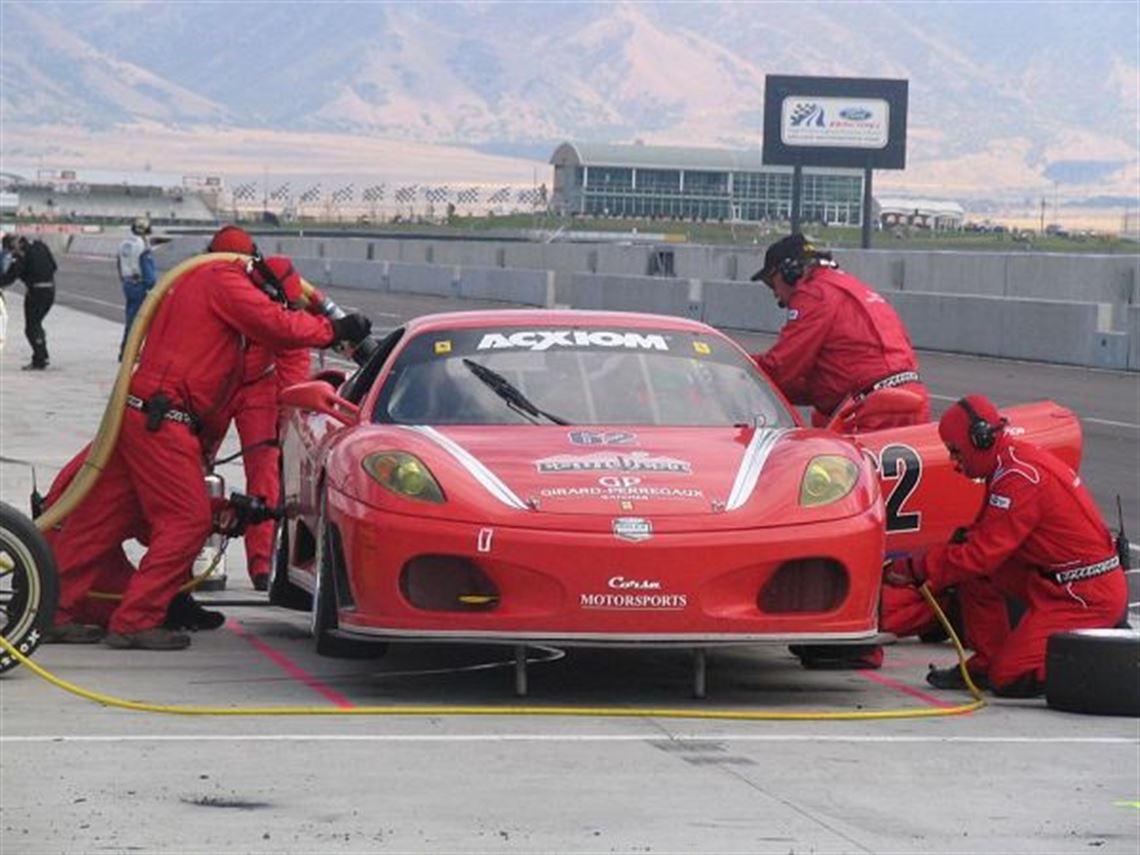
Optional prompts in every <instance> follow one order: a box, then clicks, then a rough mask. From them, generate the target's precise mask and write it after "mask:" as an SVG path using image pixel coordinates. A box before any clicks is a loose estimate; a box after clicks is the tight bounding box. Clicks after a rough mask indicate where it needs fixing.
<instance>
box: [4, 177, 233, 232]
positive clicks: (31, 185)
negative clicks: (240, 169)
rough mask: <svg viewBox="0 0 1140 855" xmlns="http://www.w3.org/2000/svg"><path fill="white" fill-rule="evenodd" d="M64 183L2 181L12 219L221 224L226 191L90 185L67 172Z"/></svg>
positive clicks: (40, 180)
mask: <svg viewBox="0 0 1140 855" xmlns="http://www.w3.org/2000/svg"><path fill="white" fill-rule="evenodd" d="M60 175H61V176H62V177H56V178H53V179H49V180H45V179H44V178H42V177H41V178H37V179H35V180H29V179H25V178H22V177H21V176H18V175H12V174H5V175H4V176H2V188H0V189H2V191H3V193H4V194H5V195H6V197H7V199H8V200H9V204H8V205H6V206H5V207H6V208H8V210H6V211H5V213H6V214H10V215H14V216H16V217H20V218H27V219H37V220H49V221H53V222H63V223H106V222H123V221H126V220H132V219H134V218H135V217H148V218H150V220H151V221H152V222H154V223H156V224H164V225H187V224H197V223H213V222H216V221H217V220H218V207H219V193H220V189H221V187H220V185H218V186H216V187H187V186H175V187H161V186H158V185H138V184H127V183H125V182H124V183H98V184H96V183H88V182H85V181H80V180H77V179H76V178H75V173H71V172H66V173H61V174H60Z"/></svg>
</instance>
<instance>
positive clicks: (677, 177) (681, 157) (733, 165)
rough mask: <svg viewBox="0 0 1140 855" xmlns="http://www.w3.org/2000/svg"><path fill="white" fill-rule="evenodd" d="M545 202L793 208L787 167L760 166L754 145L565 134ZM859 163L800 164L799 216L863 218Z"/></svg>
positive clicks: (651, 214)
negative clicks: (600, 139) (617, 140)
mask: <svg viewBox="0 0 1140 855" xmlns="http://www.w3.org/2000/svg"><path fill="white" fill-rule="evenodd" d="M550 163H551V164H552V165H553V166H554V189H553V192H552V193H551V198H550V204H551V209H552V210H553V211H554V212H555V213H559V214H579V215H586V216H610V217H639V218H662V219H679V220H723V221H746V222H760V221H764V220H787V219H789V218H790V217H791V213H792V167H790V166H766V165H765V164H764V163H762V162H761V157H760V149H759V148H756V149H748V150H733V149H712V148H686V147H680V146H655V145H654V146H651V145H641V144H636V145H620V144H613V143H583V142H564V143H562V144H561V145H560V146H558V148H557V149H555V151H554V154H553V155H551V157H550ZM862 206H863V171H862V170H860V169H832V168H823V167H805V168H804V170H803V185H802V197H801V208H800V217H801V219H802V221H803V222H819V223H825V224H827V225H844V226H861V225H862V223H863V207H862Z"/></svg>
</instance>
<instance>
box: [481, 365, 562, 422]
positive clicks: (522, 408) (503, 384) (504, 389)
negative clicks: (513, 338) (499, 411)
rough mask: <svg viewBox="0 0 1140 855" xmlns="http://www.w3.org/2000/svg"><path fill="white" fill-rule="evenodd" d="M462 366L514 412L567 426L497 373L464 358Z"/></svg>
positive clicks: (559, 418)
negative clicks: (537, 405)
mask: <svg viewBox="0 0 1140 855" xmlns="http://www.w3.org/2000/svg"><path fill="white" fill-rule="evenodd" d="M463 364H464V365H466V366H467V369H468V370H469V371H470V372H471V373H472V374H474V375H475V376H476V377H478V378H479V379H480V380H481V381H483V383H484V384H485V385H486V386H487V387H488V388H489V389H490V390H491V391H492V392H494V393H495V394H496V395H498V396H499V397H500V398H502V399H503V400H504V401H506V402H507V406H508V407H510V408H511V409H512V410H515V411H516V412H519V413H522V414H523V415H526V416H541V417H542V418H544V419H546V420H548V421H552V422H554V423H555V424H556V425H568V424H570V422H568V421H566V419H564V418H561V417H559V416H556V415H554V414H553V413H548V412H546V410H542V409H539V408H538V407H536V406H535V405H534V404H533V403H531V401H530V399H529V398H528V397H527V396H526V395H524V394H523V393H522V392H520V391H519V390H518V389H517V388H515V386H514V385H513V384H512V383H511V381H510V380H508V379H507V378H506V377H504V376H503V375H502V374H500V373H499V372H497V371H494V370H492V369H490V368H488V367H486V366H485V365H480V364H479V363H478V362H475V361H474V360H473V359H467V358H464V360H463Z"/></svg>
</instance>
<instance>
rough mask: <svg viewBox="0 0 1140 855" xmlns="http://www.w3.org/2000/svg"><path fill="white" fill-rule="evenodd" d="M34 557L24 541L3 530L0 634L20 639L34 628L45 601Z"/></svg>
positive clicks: (1, 544)
mask: <svg viewBox="0 0 1140 855" xmlns="http://www.w3.org/2000/svg"><path fill="white" fill-rule="evenodd" d="M35 566H36V561H35V558H34V557H33V556H32V553H31V550H29V549H28V547H27V545H26V544H25V543H24V541H23V540H22V539H21V538H20V537H19V536H18V535H17V534H16V533H15V532H12V531H9V530H8V529H6V528H0V632H2V633H3V635H4V638H6V639H13V638H21V637H23V636H24V634H26V633H27V632H28V631H29V630H31V628H32V627H33V626H34V625H35V622H36V617H37V615H38V613H39V608H40V601H41V600H42V598H43V587H42V586H41V584H40V576H39V573H37V572H34V568H35Z"/></svg>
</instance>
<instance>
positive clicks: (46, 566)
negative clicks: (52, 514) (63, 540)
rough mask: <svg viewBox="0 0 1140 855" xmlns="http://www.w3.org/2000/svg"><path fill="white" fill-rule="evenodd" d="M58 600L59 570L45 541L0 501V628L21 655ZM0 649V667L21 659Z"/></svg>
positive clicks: (30, 648)
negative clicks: (0, 624) (0, 625)
mask: <svg viewBox="0 0 1140 855" xmlns="http://www.w3.org/2000/svg"><path fill="white" fill-rule="evenodd" d="M58 602H59V574H58V573H57V571H56V566H55V557H54V556H53V555H52V553H51V549H50V548H49V547H48V544H47V541H46V540H44V536H43V535H42V534H41V533H40V531H39V529H37V528H36V527H35V525H34V524H33V523H32V521H31V520H30V519H28V518H27V517H26V516H24V515H23V514H22V513H20V512H19V511H18V510H16V509H15V508H13V507H12V506H11V505H8V504H5V503H3V502H0V623H2V627H0V632H2V633H3V636H4V640H5V641H7V642H8V643H9V644H11V645H12V646H13V647H15V648H16V649H17V650H18V651H20V653H22V654H23V655H24V656H31V655H32V653H34V652H35V649H36V648H37V647H39V646H40V642H41V641H42V640H43V635H44V632H45V630H47V629H48V628H49V627H50V626H51V624H52V618H53V617H54V616H55V609H56V605H57V603H58ZM19 664H20V663H19V660H17V659H16V657H15V656H13V655H12V654H10V653H9V652H8V651H7V650H0V672H4V671H8V670H10V669H12V668H15V667H16V666H17V665H19Z"/></svg>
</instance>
